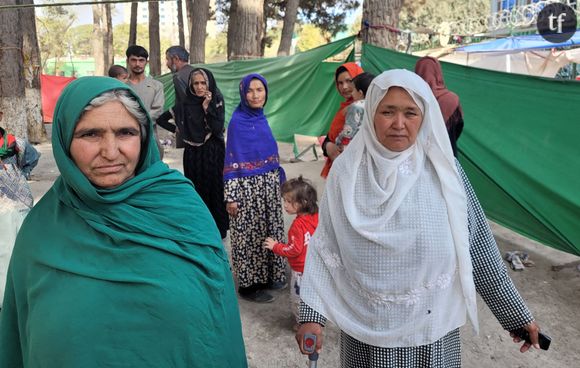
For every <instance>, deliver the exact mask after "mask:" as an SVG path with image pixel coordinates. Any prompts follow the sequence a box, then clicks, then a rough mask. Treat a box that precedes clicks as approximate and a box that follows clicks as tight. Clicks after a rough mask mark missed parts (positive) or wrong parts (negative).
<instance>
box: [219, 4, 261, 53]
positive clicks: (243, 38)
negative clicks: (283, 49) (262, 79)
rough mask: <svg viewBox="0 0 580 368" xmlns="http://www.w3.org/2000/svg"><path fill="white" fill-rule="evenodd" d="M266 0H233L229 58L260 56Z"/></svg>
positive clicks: (229, 29) (229, 27) (229, 26)
mask: <svg viewBox="0 0 580 368" xmlns="http://www.w3.org/2000/svg"><path fill="white" fill-rule="evenodd" d="M263 18H264V0H232V5H231V8H230V21H229V25H228V60H245V59H255V58H259V57H260V49H261V42H262V37H263V35H264V20H263Z"/></svg>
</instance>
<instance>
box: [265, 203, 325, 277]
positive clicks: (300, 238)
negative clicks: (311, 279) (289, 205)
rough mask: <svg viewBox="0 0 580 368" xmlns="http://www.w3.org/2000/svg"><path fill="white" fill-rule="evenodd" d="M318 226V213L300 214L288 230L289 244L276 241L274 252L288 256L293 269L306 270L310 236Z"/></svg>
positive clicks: (297, 270)
mask: <svg viewBox="0 0 580 368" xmlns="http://www.w3.org/2000/svg"><path fill="white" fill-rule="evenodd" d="M316 226H318V213H315V214H314V215H310V214H303V215H298V216H296V218H295V219H294V221H293V222H292V225H290V229H289V230H288V244H284V243H276V245H274V249H273V251H274V253H276V254H278V255H281V256H283V257H286V258H288V263H290V267H292V270H294V271H296V272H304V261H305V260H306V250H307V248H308V243H309V242H310V238H311V237H312V235H314V231H315V230H316Z"/></svg>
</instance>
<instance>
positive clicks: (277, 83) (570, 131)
mask: <svg viewBox="0 0 580 368" xmlns="http://www.w3.org/2000/svg"><path fill="white" fill-rule="evenodd" d="M353 42H354V37H349V38H346V39H343V40H339V41H336V42H333V43H330V44H328V45H325V46H321V47H318V48H316V49H313V50H310V51H307V52H303V53H299V54H296V55H292V56H287V57H280V58H270V59H260V60H251V61H234V62H229V63H220V64H208V65H204V67H206V68H208V69H210V70H211V71H212V72H213V73H214V75H215V77H216V80H217V83H218V86H219V88H220V89H221V91H222V93H223V94H224V97H225V100H226V114H227V117H226V118H227V120H229V117H230V116H231V114H232V112H233V110H234V109H235V107H236V106H237V104H238V103H239V92H238V83H239V81H240V80H241V78H242V77H243V76H244V75H246V74H249V73H252V72H258V73H260V74H263V75H264V76H265V77H266V79H267V80H268V82H269V89H270V94H269V98H268V104H267V105H266V115H267V116H268V120H269V122H270V125H271V126H272V130H273V132H274V135H275V137H276V139H277V140H279V141H282V142H293V139H294V134H303V135H310V136H320V135H324V134H325V133H326V132H327V130H328V127H329V124H330V121H331V119H332V117H333V116H334V113H335V112H336V109H337V107H338V105H339V102H340V96H339V95H338V93H336V91H335V87H334V83H333V79H334V70H335V69H336V68H337V66H338V65H339V64H340V63H342V62H344V61H347V59H349V60H352V56H353V53H352V49H353ZM349 50H351V52H350V53H349V52H348V51H349ZM341 55H343V56H342V58H341V57H340V56H341ZM346 55H348V56H346ZM329 60H332V61H329ZM416 60H417V58H416V57H415V56H411V55H407V54H402V53H398V52H394V51H391V50H387V49H383V48H379V47H374V46H370V45H364V46H363V50H362V59H361V63H362V66H363V68H364V69H365V70H367V71H369V72H372V73H375V74H378V73H380V72H381V71H384V70H388V69H393V68H405V69H409V70H413V69H414V65H415V62H416ZM442 65H443V72H444V74H445V81H446V83H447V86H448V87H449V89H451V90H453V91H454V92H456V93H457V94H458V95H459V97H460V99H461V104H462V106H463V111H464V115H465V129H464V132H463V134H462V136H461V139H460V140H459V152H460V160H461V163H462V165H463V167H464V168H465V170H466V171H467V173H468V175H469V177H470V179H471V181H472V183H473V185H474V187H475V190H476V191H477V193H478V196H479V199H480V201H481V203H482V205H483V207H484V209H485V211H486V214H487V216H489V218H491V219H492V220H494V221H496V222H498V223H500V224H502V225H504V226H506V227H508V228H510V229H512V230H515V231H517V232H519V233H521V234H523V235H525V236H527V237H530V238H532V239H535V240H537V241H540V242H542V243H544V244H547V245H549V246H551V247H554V248H557V249H560V250H563V251H566V252H568V253H572V254H577V255H580V194H578V191H579V190H580V161H579V157H578V156H580V155H579V154H580V145H579V144H578V143H577V142H576V139H578V136H579V135H580V134H579V133H580V129H579V128H578V127H577V126H576V125H577V122H576V120H575V119H577V117H578V116H580V104H578V103H576V102H577V100H578V99H579V98H580V83H578V82H574V81H562V80H554V79H543V78H537V77H528V76H523V75H516V74H507V73H500V72H493V71H489V70H483V69H476V68H470V67H465V66H460V65H455V64H448V63H442ZM159 79H160V80H161V81H162V82H163V83H164V85H165V93H166V107H167V108H169V107H171V106H172V105H173V101H174V89H173V83H172V80H171V75H169V74H167V75H164V76H162V77H160V78H159ZM575 117H576V118H575Z"/></svg>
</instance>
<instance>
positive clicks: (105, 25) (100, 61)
mask: <svg viewBox="0 0 580 368" xmlns="http://www.w3.org/2000/svg"><path fill="white" fill-rule="evenodd" d="M93 55H94V57H95V75H107V70H108V69H109V67H110V66H111V64H113V58H114V55H113V22H112V16H111V4H93Z"/></svg>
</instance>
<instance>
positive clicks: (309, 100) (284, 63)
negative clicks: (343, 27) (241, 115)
mask: <svg viewBox="0 0 580 368" xmlns="http://www.w3.org/2000/svg"><path fill="white" fill-rule="evenodd" d="M353 42H354V36H352V37H348V38H345V39H342V40H339V41H336V42H332V43H329V44H327V45H324V46H320V47H317V48H315V49H312V50H309V51H306V52H302V53H298V54H295V55H291V56H285V57H277V58H268V59H258V60H243V61H231V62H227V63H218V64H205V65H199V66H203V67H204V68H207V69H209V70H210V71H211V72H212V73H213V74H214V76H215V79H216V83H217V85H218V87H219V89H220V90H221V92H222V94H223V95H224V98H225V105H226V124H227V122H228V121H229V119H230V117H231V115H232V113H233V111H234V109H235V108H236V107H237V106H238V104H239V102H240V93H239V91H238V88H239V87H238V86H239V83H240V81H241V79H242V78H243V77H244V76H245V75H247V74H250V73H260V74H262V75H263V76H264V77H265V78H266V80H267V81H268V89H269V94H268V103H267V104H266V116H267V117H268V122H269V123H270V126H271V127H272V131H273V133H274V136H275V137H276V140H278V141H281V142H294V134H303V135H310V136H320V135H324V134H326V132H327V130H328V127H329V125H330V122H331V121H332V117H333V116H334V114H335V112H336V109H337V108H338V106H339V103H340V100H341V97H340V95H339V94H338V93H336V89H335V87H334V83H333V80H334V71H335V70H336V68H337V67H338V66H339V65H340V64H341V63H342V62H344V61H346V59H348V58H351V59H352V53H349V52H348V49H349V48H351V49H352V47H353ZM343 54H345V55H348V56H347V57H343V59H344V60H341V61H327V60H328V59H331V60H335V58H336V57H339V56H340V55H343ZM158 79H159V80H160V81H161V82H163V84H164V86H165V107H166V108H169V107H171V106H173V104H174V101H175V90H174V88H173V82H172V79H171V75H170V74H165V75H163V76H161V77H159V78H158Z"/></svg>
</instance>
